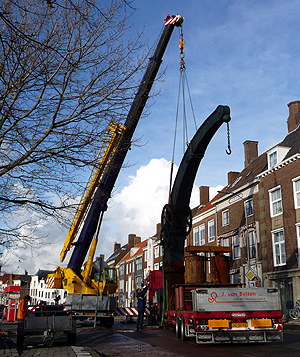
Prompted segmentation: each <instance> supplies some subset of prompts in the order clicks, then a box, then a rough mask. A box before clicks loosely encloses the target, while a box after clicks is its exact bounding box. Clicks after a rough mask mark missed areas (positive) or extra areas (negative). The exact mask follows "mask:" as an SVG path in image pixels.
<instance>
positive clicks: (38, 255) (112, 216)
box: [3, 158, 222, 274]
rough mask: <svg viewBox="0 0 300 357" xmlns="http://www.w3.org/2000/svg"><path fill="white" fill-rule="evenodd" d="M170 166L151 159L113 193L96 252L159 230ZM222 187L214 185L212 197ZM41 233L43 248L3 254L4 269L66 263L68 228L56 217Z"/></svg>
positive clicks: (195, 192)
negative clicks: (63, 253)
mask: <svg viewBox="0 0 300 357" xmlns="http://www.w3.org/2000/svg"><path fill="white" fill-rule="evenodd" d="M170 167H171V163H170V161H167V160H165V159H163V158H161V159H152V160H150V162H149V163H148V164H147V165H145V166H141V167H140V168H139V169H138V170H137V171H136V173H135V175H134V176H130V177H128V184H127V185H126V186H124V187H123V188H122V189H121V190H120V191H119V192H115V193H114V195H113V197H112V198H111V199H110V201H109V209H108V211H107V212H106V213H105V215H104V217H105V219H104V222H103V224H102V228H101V230H100V237H99V243H98V248H97V254H105V258H108V257H109V256H110V255H111V254H112V252H113V245H114V242H120V243H122V244H125V243H126V242H127V240H128V234H131V233H135V234H136V235H137V236H140V237H141V238H142V240H144V239H147V238H148V237H150V236H152V235H153V234H155V233H156V225H157V223H160V216H161V211H162V208H163V206H164V205H165V204H166V203H167V202H168V192H169V180H170ZM177 169H178V167H176V165H174V173H173V178H175V176H176V173H177ZM221 188H222V186H218V187H215V188H211V190H210V198H212V197H213V196H214V195H215V194H216V193H217V190H220V189H221ZM198 204H199V189H198V187H196V186H194V188H193V191H192V195H191V202H190V207H191V208H193V207H195V206H197V205H198ZM40 233H41V234H42V235H44V236H47V238H46V243H45V244H44V245H43V246H42V247H39V248H37V247H36V248H35V247H27V248H26V247H20V248H18V249H16V250H14V251H11V252H6V253H5V254H4V257H3V263H4V267H3V270H4V271H6V272H11V273H18V274H20V273H24V271H25V270H27V271H28V272H29V274H34V273H36V272H37V271H38V270H39V269H45V270H54V269H55V267H56V266H57V265H58V266H66V264H67V263H68V261H69V259H70V252H69V253H68V255H67V257H66V260H65V262H64V263H60V262H59V257H60V251H61V249H62V247H63V244H64V240H65V237H66V234H67V229H61V228H59V227H58V226H57V224H56V223H55V222H54V220H53V221H48V222H47V224H46V225H44V226H43V227H40Z"/></svg>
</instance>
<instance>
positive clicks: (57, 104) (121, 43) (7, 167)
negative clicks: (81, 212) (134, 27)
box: [0, 0, 145, 246]
mask: <svg viewBox="0 0 300 357" xmlns="http://www.w3.org/2000/svg"><path fill="white" fill-rule="evenodd" d="M97 3H98V2H97ZM99 3H101V4H103V5H102V7H101V8H99V6H98V7H96V6H95V3H91V2H90V1H84V2H82V1H80V0H77V2H74V1H68V0H61V1H55V2H54V1H37V0H31V1H26V0H23V1H19V0H15V1H12V0H3V1H2V4H1V5H0V15H1V16H0V26H1V28H0V180H1V184H0V222H1V224H0V245H6V246H13V245H14V244H15V243H16V241H22V242H23V243H25V244H30V243H32V242H35V239H36V237H37V234H38V233H36V232H35V230H36V229H38V227H39V226H40V225H42V224H43V222H41V220H43V219H47V215H50V216H51V217H55V218H56V219H57V220H59V221H60V223H62V222H63V221H64V219H63V217H64V215H63V212H64V210H66V209H67V208H68V207H69V206H70V202H71V201H70V200H71V199H72V198H74V197H75V196H76V195H78V192H80V189H81V183H82V178H81V175H79V172H81V170H82V169H84V168H86V167H88V168H89V170H90V167H92V165H93V163H94V160H95V158H96V156H97V152H98V150H99V148H100V146H101V142H102V140H103V135H104V132H105V131H106V128H107V125H108V123H109V122H110V121H111V119H114V120H115V121H116V122H118V121H122V120H123V116H124V115H126V114H127V110H128V106H129V104H130V103H131V98H132V95H133V91H134V88H133V77H134V74H135V73H137V71H139V70H140V69H141V67H142V65H143V63H144V62H145V57H144V53H143V54H142V56H141V58H140V59H138V58H137V53H141V51H140V50H141V48H143V46H144V45H143V44H141V43H140V38H139V37H138V36H137V38H136V39H135V40H134V41H129V40H127V41H125V37H124V35H126V30H127V26H128V18H129V17H130V11H131V10H132V9H131V8H130V7H129V6H126V8H125V7H124V1H123V0H111V1H105V2H99ZM71 4H72V6H71ZM74 9H75V11H74ZM142 52H143V51H142ZM20 217H21V218H20ZM28 217H30V218H28Z"/></svg>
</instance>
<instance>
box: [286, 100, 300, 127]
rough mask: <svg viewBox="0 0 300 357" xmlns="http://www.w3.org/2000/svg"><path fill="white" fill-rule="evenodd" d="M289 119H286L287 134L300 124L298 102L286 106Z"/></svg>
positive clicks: (299, 103)
mask: <svg viewBox="0 0 300 357" xmlns="http://www.w3.org/2000/svg"><path fill="white" fill-rule="evenodd" d="M288 107H289V117H288V119H287V126H288V132H289V133H290V132H291V131H293V130H295V129H296V128H297V127H298V125H299V123H300V101H299V100H295V101H294V102H290V103H289V104H288Z"/></svg>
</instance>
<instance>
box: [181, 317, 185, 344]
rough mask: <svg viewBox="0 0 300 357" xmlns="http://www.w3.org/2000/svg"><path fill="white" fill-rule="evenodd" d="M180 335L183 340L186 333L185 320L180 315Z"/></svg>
mask: <svg viewBox="0 0 300 357" xmlns="http://www.w3.org/2000/svg"><path fill="white" fill-rule="evenodd" d="M180 327H181V328H180V330H181V331H180V337H181V341H185V340H186V335H185V322H184V317H182V319H181V326H180Z"/></svg>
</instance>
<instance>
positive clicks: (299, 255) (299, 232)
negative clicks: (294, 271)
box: [296, 224, 300, 268]
mask: <svg viewBox="0 0 300 357" xmlns="http://www.w3.org/2000/svg"><path fill="white" fill-rule="evenodd" d="M296 230H297V240H298V253H297V262H298V268H300V224H298V225H297V226H296Z"/></svg>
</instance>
